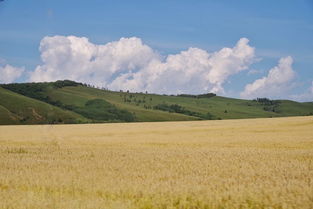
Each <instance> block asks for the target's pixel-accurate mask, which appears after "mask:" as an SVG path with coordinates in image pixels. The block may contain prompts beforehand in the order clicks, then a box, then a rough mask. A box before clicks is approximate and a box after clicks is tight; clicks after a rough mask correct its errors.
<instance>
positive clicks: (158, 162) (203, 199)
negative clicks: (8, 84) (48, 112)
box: [0, 117, 313, 209]
mask: <svg viewBox="0 0 313 209" xmlns="http://www.w3.org/2000/svg"><path fill="white" fill-rule="evenodd" d="M312 127H313V117H290V118H271V119H245V120H223V121H193V122H163V123H119V124H92V125H91V124H87V125H34V126H0V168H1V172H0V200H1V201H0V208H14V209H22V208H66V209H71V208H73V209H74V208H75V209H79V208H93V209H94V208H118V209H122V208H129V209H133V208H136V209H137V208H142V209H161V208H162V209H165V208H172V209H173V208H179V209H189V208H193V209H204V208H209V209H221V208H224V209H230V208H255V209H257V208H277V209H278V208H279V209H282V208H287V209H288V208H297V209H298V208H304V209H306V208H307V209H309V208H312V207H313V192H312V191H313V184H312V182H313V132H312Z"/></svg>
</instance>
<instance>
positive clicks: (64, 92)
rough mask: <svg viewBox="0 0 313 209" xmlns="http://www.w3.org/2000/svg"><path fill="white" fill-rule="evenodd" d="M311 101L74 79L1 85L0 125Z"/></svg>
mask: <svg viewBox="0 0 313 209" xmlns="http://www.w3.org/2000/svg"><path fill="white" fill-rule="evenodd" d="M312 114H313V103H312V102H306V103H299V102H294V101H289V100H269V99H266V98H263V99H256V100H242V99H233V98H226V97H220V96H216V95H215V94H212V93H209V94H201V95H186V94H182V95H157V94H148V93H130V92H122V91H120V92H116V91H109V90H102V89H97V88H93V87H90V86H88V85H85V84H82V83H77V82H74V81H68V80H65V81H56V82H45V83H19V84H2V85H0V124H43V123H91V122H134V121H183V120H214V119H237V118H265V117H284V116H304V115H312Z"/></svg>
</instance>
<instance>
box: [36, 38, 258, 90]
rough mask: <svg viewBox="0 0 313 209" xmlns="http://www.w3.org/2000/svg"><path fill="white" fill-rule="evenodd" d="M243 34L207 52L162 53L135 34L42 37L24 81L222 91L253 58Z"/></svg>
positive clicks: (126, 87) (118, 87) (119, 88)
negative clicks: (108, 38) (95, 39)
mask: <svg viewBox="0 0 313 209" xmlns="http://www.w3.org/2000/svg"><path fill="white" fill-rule="evenodd" d="M248 42H249V40H248V39H246V38H241V39H240V40H239V41H238V42H237V44H236V45H235V46H234V47H233V48H223V49H221V50H220V51H217V52H214V53H209V52H207V51H205V50H202V49H199V48H189V49H188V50H186V51H182V52H180V53H178V54H173V55H168V56H167V57H162V56H161V55H159V54H158V53H157V52H156V51H154V50H153V49H152V48H151V47H149V46H148V45H146V44H144V43H143V42H142V41H141V39H140V38H136V37H132V38H121V39H120V40H118V41H114V42H109V43H107V44H105V45H97V44H93V43H91V42H89V40H88V39H87V38H85V37H75V36H67V37H65V36H53V37H45V38H44V39H42V41H41V43H40V52H41V59H42V62H43V64H42V65H39V66H37V67H36V69H35V70H34V71H33V72H32V73H31V75H30V81H55V80H60V79H71V80H75V81H79V82H85V83H90V84H93V85H96V86H99V87H106V88H109V89H112V90H130V91H149V92H153V93H167V94H176V93H203V92H215V93H224V88H223V84H224V83H225V81H226V80H227V79H228V78H229V77H230V76H231V75H234V74H236V73H239V72H241V71H243V70H246V69H248V67H249V65H250V64H251V63H253V62H254V61H255V59H254V57H255V52H254V51H255V50H254V48H253V47H251V46H249V44H248Z"/></svg>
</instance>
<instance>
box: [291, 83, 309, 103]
mask: <svg viewBox="0 0 313 209" xmlns="http://www.w3.org/2000/svg"><path fill="white" fill-rule="evenodd" d="M291 99H294V100H297V101H301V102H313V81H312V83H311V86H310V87H309V89H308V90H307V91H306V92H304V93H302V94H297V95H291Z"/></svg>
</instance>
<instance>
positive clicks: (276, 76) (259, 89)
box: [240, 56, 295, 98]
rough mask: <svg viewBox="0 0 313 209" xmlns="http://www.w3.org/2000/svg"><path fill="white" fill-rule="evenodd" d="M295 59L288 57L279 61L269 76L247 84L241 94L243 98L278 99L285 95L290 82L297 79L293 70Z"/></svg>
mask: <svg viewBox="0 0 313 209" xmlns="http://www.w3.org/2000/svg"><path fill="white" fill-rule="evenodd" d="M292 63H293V59H292V58H291V57H290V56H288V57H284V58H281V59H280V60H279V63H278V66H276V67H274V68H272V69H270V71H269V73H268V75H267V76H265V77H263V78H261V79H257V80H255V81H254V82H253V83H250V84H247V85H246V87H245V89H244V91H243V92H241V94H240V95H241V97H242V98H256V97H270V98H273V97H277V96H281V95H283V93H285V92H286V91H287V90H288V89H289V85H290V82H291V81H292V80H293V79H294V78H295V72H294V70H293V69H292Z"/></svg>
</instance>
